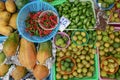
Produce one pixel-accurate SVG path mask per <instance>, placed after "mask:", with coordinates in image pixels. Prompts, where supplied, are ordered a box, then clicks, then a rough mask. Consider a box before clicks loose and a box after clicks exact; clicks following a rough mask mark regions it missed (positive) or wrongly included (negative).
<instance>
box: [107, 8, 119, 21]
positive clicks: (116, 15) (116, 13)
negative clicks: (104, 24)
mask: <svg viewBox="0 0 120 80" xmlns="http://www.w3.org/2000/svg"><path fill="white" fill-rule="evenodd" d="M109 22H112V23H114V22H116V23H120V15H119V10H116V11H114V12H113V13H112V14H111V15H110V19H109Z"/></svg>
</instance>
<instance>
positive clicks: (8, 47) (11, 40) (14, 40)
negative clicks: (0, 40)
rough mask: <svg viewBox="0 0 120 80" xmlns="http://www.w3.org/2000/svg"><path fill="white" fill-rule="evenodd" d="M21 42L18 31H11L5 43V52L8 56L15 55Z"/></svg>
mask: <svg viewBox="0 0 120 80" xmlns="http://www.w3.org/2000/svg"><path fill="white" fill-rule="evenodd" d="M18 44H19V35H18V34H17V33H11V34H10V35H9V36H8V38H7V40H6V41H5V42H4V44H3V52H4V53H5V55H6V56H7V57H11V56H13V55H15V53H16V50H17V47H18Z"/></svg>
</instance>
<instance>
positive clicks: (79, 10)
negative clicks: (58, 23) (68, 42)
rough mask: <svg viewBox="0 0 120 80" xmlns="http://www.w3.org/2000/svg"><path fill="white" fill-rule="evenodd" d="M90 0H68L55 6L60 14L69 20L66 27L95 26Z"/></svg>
mask: <svg viewBox="0 0 120 80" xmlns="http://www.w3.org/2000/svg"><path fill="white" fill-rule="evenodd" d="M92 5H93V3H92V1H90V0H88V1H84V0H83V1H79V0H75V1H73V2H70V1H69V0H68V1H66V2H65V3H63V4H61V5H60V6H56V8H57V10H58V12H59V14H60V16H64V17H65V18H68V19H69V20H70V21H71V24H70V25H69V26H68V29H93V28H94V26H95V23H96V21H95V17H96V16H95V13H94V8H93V6H92Z"/></svg>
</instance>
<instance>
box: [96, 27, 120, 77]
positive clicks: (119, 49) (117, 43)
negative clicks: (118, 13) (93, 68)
mask: <svg viewBox="0 0 120 80" xmlns="http://www.w3.org/2000/svg"><path fill="white" fill-rule="evenodd" d="M106 28H107V29H106V31H100V30H98V31H97V36H98V41H97V43H96V46H97V47H99V55H100V62H101V63H102V61H103V60H104V59H105V58H106V57H109V56H112V57H114V58H115V59H116V61H117V62H118V64H119V65H120V54H119V53H120V37H119V36H120V31H114V27H113V26H107V27H106ZM108 66H110V68H111V67H112V66H113V65H109V64H108ZM106 69H107V70H108V69H109V68H108V67H106ZM119 70H120V69H119ZM119 70H118V71H117V73H115V74H109V73H107V72H106V71H105V69H103V67H102V66H101V77H107V78H119V75H120V72H119ZM113 72H114V71H113Z"/></svg>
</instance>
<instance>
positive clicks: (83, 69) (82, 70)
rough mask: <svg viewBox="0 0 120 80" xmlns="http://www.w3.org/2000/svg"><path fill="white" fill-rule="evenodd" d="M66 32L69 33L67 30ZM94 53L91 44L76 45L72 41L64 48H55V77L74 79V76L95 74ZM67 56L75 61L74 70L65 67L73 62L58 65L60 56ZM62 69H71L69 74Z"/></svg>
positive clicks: (65, 79) (80, 76)
mask: <svg viewBox="0 0 120 80" xmlns="http://www.w3.org/2000/svg"><path fill="white" fill-rule="evenodd" d="M68 34H71V32H69V33H68ZM95 53H96V49H95V48H93V46H77V45H75V44H74V43H71V44H70V46H69V47H68V48H65V49H62V50H61V49H57V52H56V79H57V80H59V79H64V80H68V79H75V78H78V79H80V78H84V77H88V78H89V77H92V76H94V75H95V74H94V73H95V71H96V68H95V66H97V65H96V64H95ZM64 56H69V57H72V58H73V59H74V61H75V62H76V63H74V65H76V67H75V70H74V71H72V68H71V67H69V68H68V67H67V68H66V66H69V65H73V63H71V64H68V63H66V62H64V65H63V66H61V67H60V66H59V62H60V61H61V59H62V57H64ZM63 71H72V72H71V73H70V74H66V72H64V74H62V73H63Z"/></svg>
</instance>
